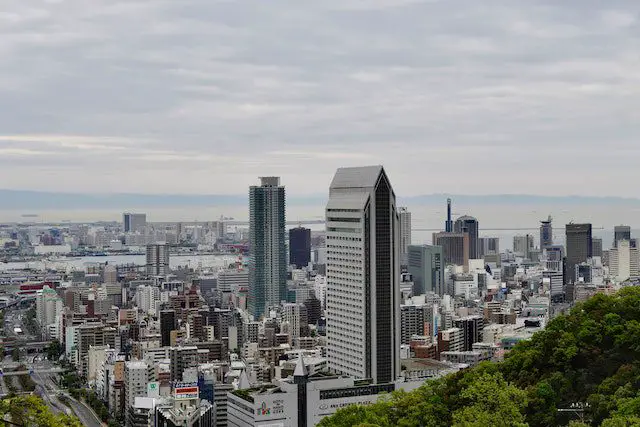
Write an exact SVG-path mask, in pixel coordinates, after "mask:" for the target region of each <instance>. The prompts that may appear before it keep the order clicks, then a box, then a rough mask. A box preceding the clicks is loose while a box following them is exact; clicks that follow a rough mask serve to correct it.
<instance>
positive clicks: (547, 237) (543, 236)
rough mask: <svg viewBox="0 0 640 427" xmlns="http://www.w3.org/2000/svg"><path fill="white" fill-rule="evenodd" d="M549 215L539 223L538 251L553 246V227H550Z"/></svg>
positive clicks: (550, 219)
mask: <svg viewBox="0 0 640 427" xmlns="http://www.w3.org/2000/svg"><path fill="white" fill-rule="evenodd" d="M551 221H552V218H551V215H549V217H548V218H547V219H546V220H544V221H540V250H541V251H544V250H545V249H547V248H548V247H549V246H551V245H553V226H552V225H551Z"/></svg>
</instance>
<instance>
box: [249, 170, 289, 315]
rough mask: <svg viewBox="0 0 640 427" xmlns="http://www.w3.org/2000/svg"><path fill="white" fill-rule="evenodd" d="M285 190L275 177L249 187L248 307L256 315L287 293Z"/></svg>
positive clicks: (266, 311) (264, 179)
mask: <svg viewBox="0 0 640 427" xmlns="http://www.w3.org/2000/svg"><path fill="white" fill-rule="evenodd" d="M285 227H286V222H285V190H284V186H282V185H280V178H279V177H263V178H261V185H260V186H251V188H250V189H249V240H250V247H249V296H248V304H247V306H248V309H249V313H250V314H251V315H252V316H253V317H254V319H256V320H257V319H260V318H261V317H262V316H263V315H264V314H265V313H268V312H269V309H270V308H272V307H277V306H279V305H280V303H281V302H282V301H284V300H286V296H287V254H286V244H285Z"/></svg>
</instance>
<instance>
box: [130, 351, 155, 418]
mask: <svg viewBox="0 0 640 427" xmlns="http://www.w3.org/2000/svg"><path fill="white" fill-rule="evenodd" d="M154 372H155V367H154V366H153V365H152V364H149V363H147V362H145V361H141V360H132V361H129V362H126V363H125V365H124V383H125V389H124V390H125V391H124V394H125V398H124V399H125V405H126V407H125V411H128V410H129V408H131V407H132V406H133V404H134V402H135V398H136V397H145V396H146V395H147V386H148V385H149V383H150V382H152V381H153V380H154V378H155V373H154Z"/></svg>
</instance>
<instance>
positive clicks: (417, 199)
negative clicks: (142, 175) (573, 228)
mask: <svg viewBox="0 0 640 427" xmlns="http://www.w3.org/2000/svg"><path fill="white" fill-rule="evenodd" d="M448 197H450V198H451V199H453V200H454V203H463V204H473V205H486V204H507V205H521V204H537V205H548V204H552V205H555V204H561V205H564V206H568V205H635V206H640V199H635V198H623V197H587V196H538V195H527V194H491V195H456V194H427V195H421V196H411V197H400V199H399V201H398V202H399V204H403V205H409V206H416V205H418V206H420V205H436V204H444V203H445V200H446V199H447V198H448ZM247 199H248V195H246V194H242V195H240V194H238V195H215V194H209V195H207V194H202V195H188V194H128V193H114V194H86V193H57V192H45V191H22V190H1V189H0V210H6V209H11V210H14V209H125V210H126V209H133V208H153V207H171V206H196V207H197V206H202V207H204V206H241V205H245V204H247ZM326 199H327V196H326V195H318V194H313V195H309V196H297V195H289V196H288V197H287V204H288V205H309V206H315V205H322V204H324V203H325V202H326Z"/></svg>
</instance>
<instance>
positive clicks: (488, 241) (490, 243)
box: [478, 237, 500, 258]
mask: <svg viewBox="0 0 640 427" xmlns="http://www.w3.org/2000/svg"><path fill="white" fill-rule="evenodd" d="M478 246H479V251H480V253H479V256H480V258H484V257H488V256H492V255H493V256H496V255H500V238H499V237H480V238H479V239H478Z"/></svg>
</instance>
